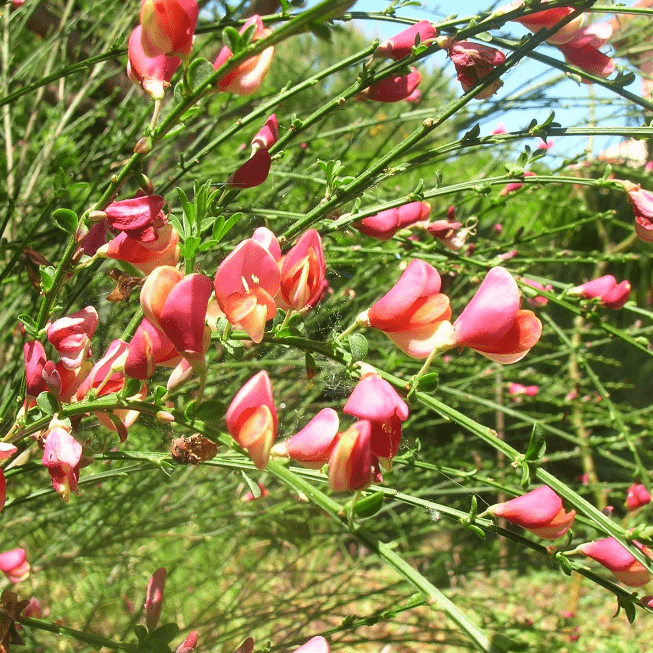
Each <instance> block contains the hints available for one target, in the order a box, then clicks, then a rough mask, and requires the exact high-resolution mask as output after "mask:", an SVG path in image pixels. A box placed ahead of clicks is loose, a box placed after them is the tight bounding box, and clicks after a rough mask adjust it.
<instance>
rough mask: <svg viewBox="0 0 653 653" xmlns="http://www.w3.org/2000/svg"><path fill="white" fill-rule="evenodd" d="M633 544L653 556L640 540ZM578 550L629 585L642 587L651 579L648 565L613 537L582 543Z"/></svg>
mask: <svg viewBox="0 0 653 653" xmlns="http://www.w3.org/2000/svg"><path fill="white" fill-rule="evenodd" d="M633 544H634V545H635V546H637V547H638V548H639V549H641V550H642V551H643V552H644V553H645V554H646V555H647V556H648V557H649V558H651V557H653V553H652V552H651V551H650V550H649V549H647V548H646V547H645V546H642V545H641V544H640V543H639V542H635V541H633ZM578 551H580V553H582V554H583V555H586V556H587V557H588V558H592V560H596V562H598V563H599V564H601V565H603V566H604V567H605V568H606V569H609V570H610V571H611V572H612V573H613V574H614V575H615V576H616V577H617V579H618V580H620V581H621V582H622V583H623V584H624V585H628V586H629V587H642V586H644V585H646V584H647V583H648V582H649V581H650V580H651V577H652V576H651V573H650V572H649V571H648V570H647V569H646V567H644V565H643V564H642V563H641V562H639V561H638V560H636V559H635V557H634V556H633V555H631V554H630V553H629V552H628V551H627V550H626V549H625V548H624V547H623V546H622V545H621V544H619V542H617V540H615V539H614V538H612V537H607V538H605V539H604V540H596V541H594V542H587V543H586V544H581V545H580V546H579V547H578Z"/></svg>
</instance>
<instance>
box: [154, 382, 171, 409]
mask: <svg viewBox="0 0 653 653" xmlns="http://www.w3.org/2000/svg"><path fill="white" fill-rule="evenodd" d="M167 392H168V390H167V389H166V387H165V386H163V385H157V386H156V388H154V392H153V395H154V403H155V404H156V405H157V406H162V404H163V397H165V395H166V393H167Z"/></svg>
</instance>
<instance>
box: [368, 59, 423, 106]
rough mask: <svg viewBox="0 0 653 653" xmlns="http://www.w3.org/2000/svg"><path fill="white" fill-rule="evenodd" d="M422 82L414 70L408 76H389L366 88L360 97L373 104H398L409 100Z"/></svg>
mask: <svg viewBox="0 0 653 653" xmlns="http://www.w3.org/2000/svg"><path fill="white" fill-rule="evenodd" d="M421 81H422V76H421V75H420V74H419V73H418V72H417V69H416V68H412V67H411V69H410V73H408V75H390V77H386V78H385V79H381V80H379V81H378V82H374V83H373V84H371V85H370V86H368V87H367V88H366V89H365V90H364V91H363V92H362V93H361V94H360V97H361V98H363V99H367V100H374V101H375V102H400V101H401V100H405V99H406V98H409V97H410V96H411V95H412V94H413V92H414V91H415V89H416V88H417V87H418V86H419V83H420V82H421Z"/></svg>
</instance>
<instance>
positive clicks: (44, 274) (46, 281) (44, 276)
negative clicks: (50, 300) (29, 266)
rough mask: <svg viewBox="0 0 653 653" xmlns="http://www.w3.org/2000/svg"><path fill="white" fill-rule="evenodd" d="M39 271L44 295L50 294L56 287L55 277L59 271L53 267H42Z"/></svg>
mask: <svg viewBox="0 0 653 653" xmlns="http://www.w3.org/2000/svg"><path fill="white" fill-rule="evenodd" d="M39 271H40V273H41V290H43V292H44V293H47V292H50V290H52V286H53V285H54V277H55V275H56V273H57V271H56V270H55V269H54V267H53V266H52V265H41V266H40V267H39Z"/></svg>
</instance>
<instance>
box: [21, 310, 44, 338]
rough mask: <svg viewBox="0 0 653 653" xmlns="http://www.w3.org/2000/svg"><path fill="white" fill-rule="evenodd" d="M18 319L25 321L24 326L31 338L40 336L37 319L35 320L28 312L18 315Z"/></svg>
mask: <svg viewBox="0 0 653 653" xmlns="http://www.w3.org/2000/svg"><path fill="white" fill-rule="evenodd" d="M18 319H19V320H20V321H21V322H22V323H23V326H24V327H25V333H27V335H28V336H29V337H30V338H38V337H39V329H38V326H37V325H36V321H35V320H33V319H32V318H31V317H30V316H29V315H27V314H26V313H21V314H20V315H19V316H18Z"/></svg>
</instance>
